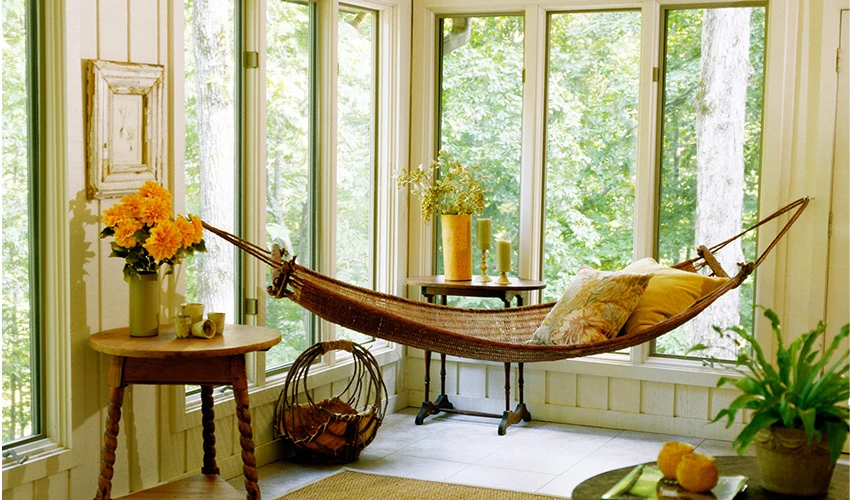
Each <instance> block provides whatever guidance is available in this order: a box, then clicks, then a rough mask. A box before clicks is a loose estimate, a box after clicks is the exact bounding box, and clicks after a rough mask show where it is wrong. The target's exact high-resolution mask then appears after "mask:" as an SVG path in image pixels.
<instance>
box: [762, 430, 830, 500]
mask: <svg viewBox="0 0 850 500" xmlns="http://www.w3.org/2000/svg"><path fill="white" fill-rule="evenodd" d="M754 441H755V444H756V460H757V462H758V467H759V483H761V485H762V487H763V488H764V489H766V490H769V491H773V492H774V493H781V494H783V495H794V496H813V495H825V494H826V493H827V492H828V491H829V483H830V481H831V480H832V472H833V470H834V469H835V466H834V465H833V466H832V467H830V465H829V459H830V456H829V449H828V448H827V446H826V444H825V441H822V442H820V443H816V442H812V443H810V444H806V432H805V431H804V430H802V429H794V428H789V427H778V426H775V425H774V426H771V427H769V428H767V429H762V430H760V431H759V432H758V433H757V434H756V436H755V440H754Z"/></svg>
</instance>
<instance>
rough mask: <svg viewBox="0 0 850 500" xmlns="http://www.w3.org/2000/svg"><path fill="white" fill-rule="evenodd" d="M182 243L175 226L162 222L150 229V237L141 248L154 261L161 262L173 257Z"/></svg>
mask: <svg viewBox="0 0 850 500" xmlns="http://www.w3.org/2000/svg"><path fill="white" fill-rule="evenodd" d="M182 243H183V237H182V236H181V235H180V230H179V229H177V226H176V225H175V224H174V223H173V222H171V221H164V222H162V223H160V224H158V225H157V226H155V227H154V228H153V229H151V235H150V237H149V238H148V240H147V241H146V242H145V244H144V245H142V246H143V247H144V248H145V250H147V251H148V252H150V254H151V257H153V258H154V260H156V261H161V260H163V259H170V258H171V257H174V254H176V253H177V251H178V250H180V246H181V245H182Z"/></svg>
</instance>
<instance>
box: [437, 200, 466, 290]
mask: <svg viewBox="0 0 850 500" xmlns="http://www.w3.org/2000/svg"><path fill="white" fill-rule="evenodd" d="M440 222H441V223H442V231H443V269H444V271H443V274H445V276H446V278H445V279H446V281H469V280H471V279H472V216H470V215H469V214H461V215H445V214H444V215H441V216H440Z"/></svg>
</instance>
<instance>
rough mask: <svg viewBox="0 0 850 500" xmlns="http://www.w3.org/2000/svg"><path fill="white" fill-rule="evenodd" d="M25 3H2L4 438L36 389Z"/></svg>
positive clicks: (23, 430) (15, 430)
mask: <svg viewBox="0 0 850 500" xmlns="http://www.w3.org/2000/svg"><path fill="white" fill-rule="evenodd" d="M26 9H27V2H26V1H24V0H17V1H9V0H6V1H4V2H3V24H2V30H3V41H2V61H1V62H0V63H2V82H0V93H2V97H0V103H2V125H0V127H2V133H0V148H2V163H3V167H2V168H3V195H2V199H3V202H2V203H3V205H2V224H3V225H2V230H0V234H2V255H3V256H2V264H0V265H2V270H0V279H2V288H3V305H2V307H3V312H2V314H3V316H2V323H3V340H2V343H3V442H4V443H6V442H9V441H12V440H16V439H21V438H25V437H28V436H30V435H31V434H32V433H33V432H37V429H35V428H34V427H33V417H34V407H33V405H34V404H36V401H34V397H36V398H37V392H34V390H35V391H37V390H38V388H37V387H33V383H34V375H35V374H34V373H33V362H34V361H35V359H34V358H33V357H32V349H33V345H34V341H35V339H34V338H33V335H36V334H37V331H35V330H34V329H33V323H34V320H35V318H34V317H33V314H32V312H33V310H32V300H33V297H34V293H35V290H34V289H33V287H32V284H33V282H32V280H31V275H30V266H31V265H32V264H33V262H32V260H31V257H33V255H32V253H31V251H30V247H29V243H30V237H31V235H30V224H31V223H32V221H31V220H30V211H29V208H30V202H29V195H30V189H31V186H30V183H31V182H32V180H33V179H32V176H31V173H30V165H29V153H28V140H29V137H28V131H27V124H28V99H30V98H32V97H34V96H28V91H27V64H28V59H29V57H27V44H26V38H27V29H28V26H27V20H26Z"/></svg>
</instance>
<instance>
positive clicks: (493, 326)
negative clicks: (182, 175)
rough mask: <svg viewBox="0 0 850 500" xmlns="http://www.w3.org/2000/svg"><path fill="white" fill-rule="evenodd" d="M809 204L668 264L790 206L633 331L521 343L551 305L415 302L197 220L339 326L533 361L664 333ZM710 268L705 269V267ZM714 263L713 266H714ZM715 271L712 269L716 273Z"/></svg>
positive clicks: (273, 290) (274, 289) (705, 254)
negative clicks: (672, 310) (661, 315)
mask: <svg viewBox="0 0 850 500" xmlns="http://www.w3.org/2000/svg"><path fill="white" fill-rule="evenodd" d="M808 203H809V199H808V198H800V199H799V200H796V201H794V202H792V203H790V204H788V205H786V206H785V207H783V208H781V209H779V210H777V211H776V212H774V213H773V214H771V215H769V216H767V217H765V218H764V219H762V220H761V221H759V222H757V223H756V224H754V225H753V226H751V227H749V228H747V229H746V230H744V231H742V232H741V233H739V234H737V235H735V236H733V237H732V238H729V239H728V240H726V241H723V242H721V243H718V244H716V245H714V246H712V247H708V248H706V247H701V248H700V251H699V252H698V253H699V255H698V256H697V257H694V258H692V259H689V260H686V261H683V262H680V263H679V264H676V265H675V266H673V267H676V268H678V269H683V270H687V271H691V272H696V271H697V270H699V269H701V268H702V267H705V266H706V265H709V262H711V261H713V260H714V259H713V254H714V253H716V252H717V251H718V250H720V249H722V248H723V247H725V246H726V245H728V244H729V243H731V242H732V241H735V240H736V239H738V238H741V237H742V236H744V235H745V234H747V233H749V232H751V231H753V230H755V229H756V228H758V227H760V226H762V225H764V224H766V223H767V222H769V221H772V220H773V219H776V218H777V217H779V216H781V215H783V214H785V213H788V212H790V211H792V210H795V209H796V211H794V212H793V213H792V214H791V217H790V218H789V219H788V221H787V222H786V223H785V225H784V226H782V228H781V229H780V230H779V231H778V233H777V235H776V237H775V238H774V239H773V240H772V241H771V242H770V244H769V245H768V246H767V248H766V249H765V250H764V251H763V252H762V253H761V254H760V255H759V257H758V258H757V259H756V260H755V262H750V263H745V264H739V265H738V272H737V273H736V274H735V275H734V276H732V277H731V278H730V279H729V281H727V282H726V283H725V284H724V285H723V286H721V287H720V288H718V289H717V290H715V291H714V292H713V293H711V294H709V295H708V296H706V297H703V298H702V299H700V300H699V301H697V302H696V303H695V304H693V305H692V306H691V307H689V308H688V309H686V310H685V311H682V312H681V313H679V314H676V315H674V316H671V317H669V318H667V319H664V320H663V321H660V322H658V323H656V324H654V325H652V326H650V327H647V328H645V329H643V330H641V331H639V332H637V333H633V334H630V335H623V336H619V337H615V338H612V339H607V340H604V341H601V342H594V343H590V344H578V345H569V346H548V345H547V346H542V345H527V344H526V343H525V342H526V341H527V340H529V339H530V338H531V336H532V334H533V333H534V331H535V330H536V329H537V327H538V326H540V324H541V323H542V321H543V319H544V318H545V317H546V314H547V313H548V312H549V310H550V309H551V308H552V307H553V306H554V304H555V303H554V302H550V303H546V304H537V305H531V306H523V307H513V308H508V309H466V308H456V307H449V306H443V305H439V304H432V303H428V302H422V301H415V300H411V299H406V298H402V297H397V296H395V295H390V294H385V293H380V292H376V291H374V290H370V289H368V288H362V287H358V286H354V285H351V284H349V283H345V282H343V281H339V280H336V279H334V278H330V277H328V276H325V275H323V274H321V273H318V272H316V271H313V270H311V269H308V268H306V267H304V266H301V265H300V264H297V263H296V262H295V257H292V258H290V259H288V258H287V257H288V256H287V255H286V254H285V252H283V253H282V252H281V250H280V248H279V247H278V246H277V245H275V246H274V248H273V250H272V251H269V250H266V249H264V248H261V247H259V246H257V245H254V244H252V243H250V242H247V241H245V240H243V239H241V238H239V237H237V236H234V235H232V234H230V233H227V232H226V231H222V230H220V229H217V228H215V227H212V226H210V225H208V224H206V223H204V227H205V228H206V229H207V230H209V231H210V232H212V233H214V234H216V235H218V236H220V237H222V238H224V239H225V240H226V241H228V242H230V243H232V244H233V245H235V246H237V247H239V248H241V249H242V250H244V251H245V252H247V253H249V254H250V255H252V256H254V257H256V258H257V259H259V260H261V261H263V262H265V263H266V264H268V265H270V266H272V267H273V268H274V274H273V277H272V285H271V286H269V288H268V293H269V294H270V295H272V296H273V297H275V298H287V299H290V300H292V301H293V302H295V303H297V304H299V305H300V306H302V307H304V308H305V309H307V310H309V311H311V312H313V313H314V314H316V315H317V316H319V317H321V318H323V319H325V320H327V321H330V322H332V323H335V324H338V325H340V326H343V327H346V328H349V329H352V330H355V331H358V332H361V333H364V334H366V335H370V336H374V337H378V338H381V339H384V340H389V341H392V342H398V343H401V344H405V345H408V346H411V347H416V348H419V349H424V350H428V351H435V352H440V353H444V354H448V355H453V356H460V357H464V358H472V359H481V360H489V361H501V362H505V363H511V362H536V361H554V360H559V359H566V358H574V357H581V356H588V355H592V354H600V353H604V352H612V351H616V350H619V349H623V348H626V347H632V346H635V345H639V344H642V343H644V342H648V341H650V340H652V339H654V338H656V337H659V336H660V335H663V334H665V333H668V332H670V331H671V330H674V329H675V328H677V327H679V326H681V325H682V324H684V323H686V322H687V321H689V320H690V319H692V318H693V317H694V316H696V315H697V314H699V313H700V312H702V311H703V310H705V308H707V307H708V306H709V305H711V304H712V303H714V301H716V300H717V299H719V298H720V297H721V296H723V295H724V294H725V293H726V292H728V291H729V290H732V289H734V288H737V287H738V286H740V285H741V283H743V282H744V280H745V279H746V278H747V277H748V276H749V275H750V274H751V273H752V272H753V271H754V270H755V269H756V268H757V267H758V266H759V265H760V264H761V263H762V262H763V261H764V259H765V258H766V257H767V255H768V253H769V252H770V251H771V250H773V248H774V247H775V246H776V244H777V243H778V242H779V240H780V239H781V238H782V237H783V236H784V235H785V234H786V233H787V232H788V230H789V229H790V227H791V225H793V224H794V222H796V220H797V219H798V218H799V216H800V214H801V213H802V211H803V210H804V209H805V208H806V206H807V205H808ZM710 267H711V266H710ZM715 267H716V266H715ZM718 272H722V270H720V269H713V270H712V274H713V275H718Z"/></svg>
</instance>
